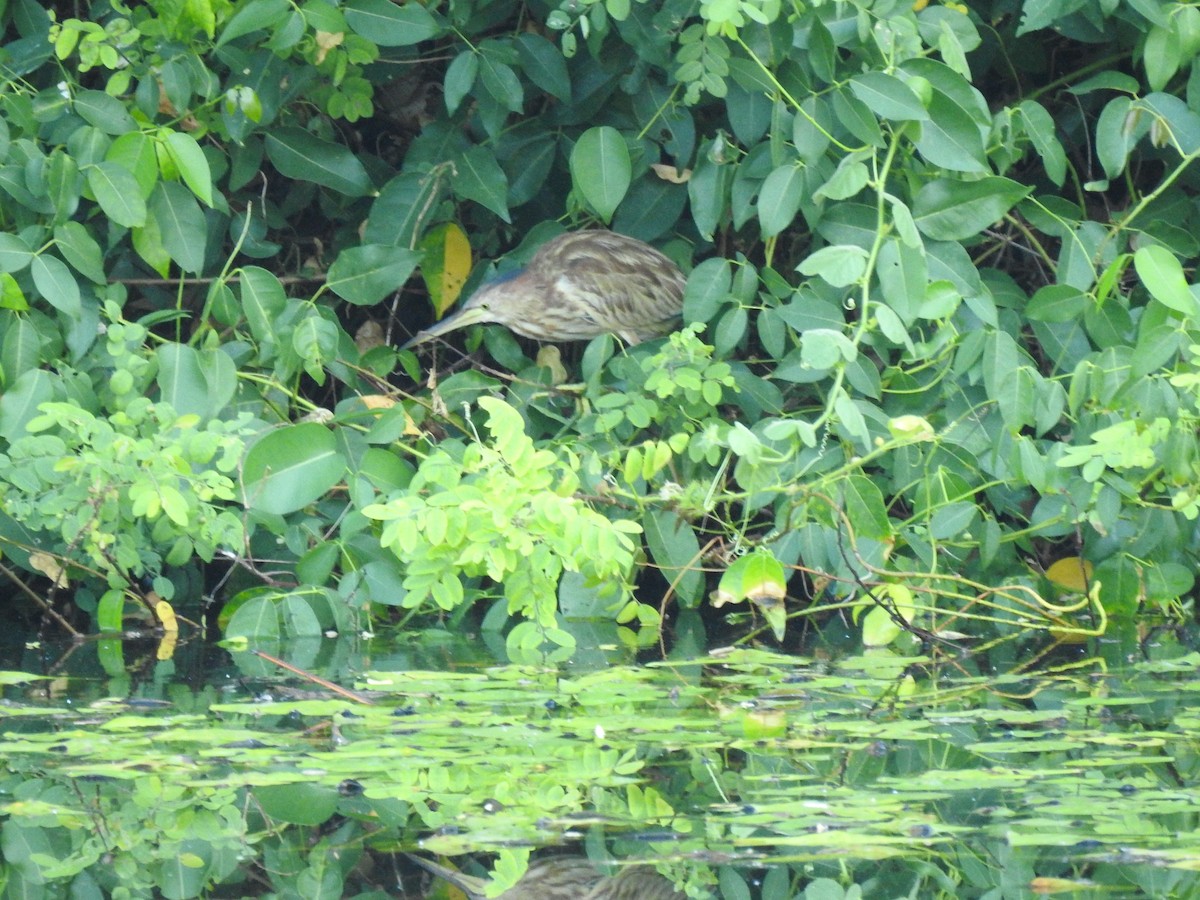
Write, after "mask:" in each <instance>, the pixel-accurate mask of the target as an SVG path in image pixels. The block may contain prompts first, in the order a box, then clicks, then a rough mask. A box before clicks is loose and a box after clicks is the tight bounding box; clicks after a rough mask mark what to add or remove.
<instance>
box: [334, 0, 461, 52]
mask: <svg viewBox="0 0 1200 900" xmlns="http://www.w3.org/2000/svg"><path fill="white" fill-rule="evenodd" d="M345 14H346V24H348V25H349V26H350V27H351V28H353V29H354V30H355V31H356V32H358V33H359V34H361V35H362V36H363V37H365V38H367V39H368V40H369V41H371V42H372V43H375V44H378V45H379V46H381V47H407V46H409V45H411V44H419V43H420V42H421V41H428V40H431V39H432V38H435V37H437V36H438V34H440V33H441V28H440V27H439V26H438V23H437V20H436V19H434V17H433V16H432V15H430V14H429V11H428V10H426V9H425V7H424V6H422V5H421V4H420V3H416V2H409V3H403V4H395V3H389V2H388V0H347V2H346V5H345Z"/></svg>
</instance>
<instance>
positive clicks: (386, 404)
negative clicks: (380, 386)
mask: <svg viewBox="0 0 1200 900" xmlns="http://www.w3.org/2000/svg"><path fill="white" fill-rule="evenodd" d="M358 401H359V402H360V403H361V404H362V405H363V406H365V407H366V408H367V409H391V408H392V407H393V406H395V405H396V401H395V400H394V399H392V398H391V397H389V396H387V394H363V395H362V396H360V397H359V398H358Z"/></svg>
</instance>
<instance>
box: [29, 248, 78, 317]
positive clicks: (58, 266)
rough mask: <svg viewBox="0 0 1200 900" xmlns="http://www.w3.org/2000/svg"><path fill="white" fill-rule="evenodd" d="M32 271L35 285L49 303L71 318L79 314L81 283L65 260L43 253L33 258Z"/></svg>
mask: <svg viewBox="0 0 1200 900" xmlns="http://www.w3.org/2000/svg"><path fill="white" fill-rule="evenodd" d="M30 271H31V273H32V274H33V284H34V286H35V287H36V288H37V289H38V293H40V294H41V295H42V297H43V298H44V299H45V300H46V302H47V303H49V304H50V305H51V306H53V307H54V308H55V309H57V310H58V311H59V312H61V313H63V314H64V315H66V316H69V317H70V318H76V317H77V316H78V315H79V313H80V296H79V283H78V282H77V281H76V280H75V276H74V275H72V274H71V270H70V269H68V268H67V264H66V263H65V262H63V261H62V260H61V259H59V258H58V257H56V256H50V255H49V254H48V253H41V254H38V255H37V256H35V257H34V258H33V262H31V263H30Z"/></svg>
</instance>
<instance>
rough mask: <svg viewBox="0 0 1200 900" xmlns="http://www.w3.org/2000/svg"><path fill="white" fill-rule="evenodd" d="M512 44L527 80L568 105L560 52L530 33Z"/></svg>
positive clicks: (568, 91)
mask: <svg viewBox="0 0 1200 900" xmlns="http://www.w3.org/2000/svg"><path fill="white" fill-rule="evenodd" d="M514 43H515V44H516V46H517V53H519V54H520V57H521V69H522V70H523V71H524V72H525V74H526V75H528V76H529V80H530V81H532V82H533V83H534V84H536V85H537V86H538V87H540V88H541V89H542V90H543V91H545V92H546V93H547V94H550V95H551V96H553V97H557V98H558V99H559V100H562V101H563V102H564V103H569V102H570V100H571V78H570V75H568V73H567V62H566V60H565V59H563V55H562V52H561V51H560V50H559V49H558V48H557V47H555V46H554V45H553V44H552V43H550V42H549V41H548V40H546V39H545V38H544V37H542V36H541V35H540V34H536V33H534V32H532V31H526V32H524V33H522V34H520V35H518V36H517V38H516V41H515V42H514ZM447 77H448V75H447Z"/></svg>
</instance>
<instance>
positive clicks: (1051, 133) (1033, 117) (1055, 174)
mask: <svg viewBox="0 0 1200 900" xmlns="http://www.w3.org/2000/svg"><path fill="white" fill-rule="evenodd" d="M1017 115H1018V116H1019V117H1020V119H1021V121H1022V123H1023V124H1024V126H1025V133H1026V134H1027V135H1029V140H1030V141H1031V142H1032V143H1033V148H1034V149H1035V150H1036V151H1037V153H1038V156H1040V157H1041V158H1042V167H1043V168H1044V169H1045V170H1046V176H1047V177H1048V178H1049V179H1050V180H1051V181H1053V182H1054V183H1055V184H1056V185H1058V186H1059V187H1062V183H1063V181H1064V180H1065V179H1066V177H1067V154H1066V151H1064V150H1063V146H1062V143H1061V142H1060V141H1059V139H1058V136H1057V134H1056V133H1055V125H1054V118H1053V117H1052V116H1051V115H1050V113H1048V112H1047V111H1046V108H1045V107H1044V106H1042V105H1041V104H1040V103H1038V102H1037V101H1036V100H1022V101H1021V103H1020V104H1019V105H1018V106H1017Z"/></svg>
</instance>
